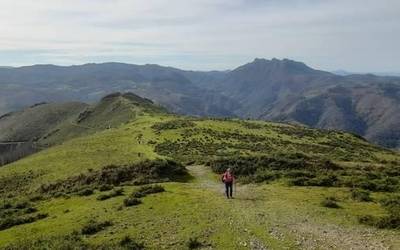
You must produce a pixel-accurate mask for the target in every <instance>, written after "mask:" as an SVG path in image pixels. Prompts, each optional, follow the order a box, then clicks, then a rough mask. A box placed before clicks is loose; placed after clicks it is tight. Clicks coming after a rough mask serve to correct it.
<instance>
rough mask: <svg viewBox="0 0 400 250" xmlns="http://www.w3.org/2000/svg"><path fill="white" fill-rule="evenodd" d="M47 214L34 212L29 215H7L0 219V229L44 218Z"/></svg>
mask: <svg viewBox="0 0 400 250" xmlns="http://www.w3.org/2000/svg"><path fill="white" fill-rule="evenodd" d="M47 216H48V215H47V214H41V213H40V214H36V215H29V216H15V217H14V216H8V217H7V218H5V219H1V220H0V230H5V229H8V228H11V227H13V226H18V225H22V224H28V223H32V222H35V221H37V220H41V219H44V218H46V217H47Z"/></svg>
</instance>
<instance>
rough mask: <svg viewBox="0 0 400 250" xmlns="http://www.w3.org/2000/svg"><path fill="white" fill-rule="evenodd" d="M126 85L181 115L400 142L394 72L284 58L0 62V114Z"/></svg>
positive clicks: (93, 96) (398, 81)
mask: <svg viewBox="0 0 400 250" xmlns="http://www.w3.org/2000/svg"><path fill="white" fill-rule="evenodd" d="M128 91H130V92H134V93H136V94H138V95H140V96H143V97H145V98H148V99H151V100H153V101H154V102H156V103H157V104H160V105H163V106H165V107H166V108H167V109H169V110H171V111H173V112H176V113H180V114H188V115H196V116H217V117H226V116H229V117H241V118H252V119H265V120H272V121H280V122H290V123H298V124H304V125H307V126H311V127H317V128H325V129H339V130H345V131H349V132H353V133H357V134H359V135H361V136H364V137H365V138H367V139H368V140H370V141H372V142H375V143H378V144H380V145H383V146H386V147H391V148H399V147H400V113H399V110H400V77H385V76H376V75H372V74H365V75H360V74H352V75H344V76H343V75H337V74H333V73H330V72H326V71H320V70H315V69H312V68H310V67H308V66H307V65H305V64H304V63H301V62H296V61H292V60H288V59H283V60H278V59H272V60H265V59H255V60H254V61H253V62H251V63H248V64H245V65H243V66H240V67H238V68H236V69H234V70H231V71H210V72H201V71H185V70H180V69H176V68H171V67H163V66H159V65H132V64H122V63H103V64H85V65H80V66H69V67H60V66H54V65H35V66H29V67H19V68H0V114H5V113H7V112H11V111H16V110H19V109H21V108H24V107H27V106H31V105H33V104H35V103H41V102H69V101H79V102H89V103H93V102H95V101H98V100H99V99H101V97H103V96H104V95H106V94H109V93H112V92H128ZM78 106H79V105H78ZM80 108H82V107H80V106H79V107H77V109H80ZM1 119H2V118H0V121H1Z"/></svg>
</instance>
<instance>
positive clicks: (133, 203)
mask: <svg viewBox="0 0 400 250" xmlns="http://www.w3.org/2000/svg"><path fill="white" fill-rule="evenodd" d="M141 203H142V202H141V201H140V200H139V199H137V198H134V197H128V198H126V199H124V205H125V206H126V207H130V206H136V205H139V204H141Z"/></svg>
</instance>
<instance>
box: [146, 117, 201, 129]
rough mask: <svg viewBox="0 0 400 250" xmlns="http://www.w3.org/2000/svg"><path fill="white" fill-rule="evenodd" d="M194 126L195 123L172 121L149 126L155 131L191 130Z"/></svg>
mask: <svg viewBox="0 0 400 250" xmlns="http://www.w3.org/2000/svg"><path fill="white" fill-rule="evenodd" d="M195 126H196V123H194V122H192V121H189V120H181V119H180V120H172V121H166V122H159V123H156V124H154V125H153V126H151V128H152V129H154V130H155V131H162V130H170V129H179V128H193V127H195Z"/></svg>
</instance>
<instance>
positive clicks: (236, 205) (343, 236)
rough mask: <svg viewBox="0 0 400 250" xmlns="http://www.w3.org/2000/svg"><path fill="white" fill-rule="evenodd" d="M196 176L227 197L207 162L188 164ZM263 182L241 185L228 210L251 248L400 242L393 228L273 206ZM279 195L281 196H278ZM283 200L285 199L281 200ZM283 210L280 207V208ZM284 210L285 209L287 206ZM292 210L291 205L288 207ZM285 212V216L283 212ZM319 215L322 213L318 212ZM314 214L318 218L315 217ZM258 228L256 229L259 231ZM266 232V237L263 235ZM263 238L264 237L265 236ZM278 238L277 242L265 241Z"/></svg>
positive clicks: (344, 246) (362, 246) (342, 246)
mask: <svg viewBox="0 0 400 250" xmlns="http://www.w3.org/2000/svg"><path fill="white" fill-rule="evenodd" d="M187 169H188V170H189V173H190V174H191V175H192V176H193V177H195V178H194V180H193V182H192V185H196V186H197V187H198V188H202V189H209V190H212V191H213V192H215V194H216V195H220V197H221V199H225V198H224V187H223V185H222V183H221V182H220V181H219V179H218V177H217V176H216V175H215V174H213V173H212V171H211V170H210V169H209V168H208V167H205V166H188V167H187ZM259 190H260V186H256V185H237V190H236V194H235V199H234V200H232V201H230V204H229V206H225V207H226V209H229V212H228V214H231V215H232V217H231V218H230V220H231V226H232V228H234V229H235V230H239V231H242V233H243V234H247V235H248V236H249V237H250V238H251V240H250V241H249V242H243V245H242V246H243V247H245V248H248V249H354V250H356V249H360V250H361V249H363V250H364V249H396V246H398V244H399V243H400V242H399V241H398V240H396V239H397V238H398V237H397V236H398V235H396V233H393V232H388V231H383V230H376V229H374V228H366V227H362V226H354V227H350V226H342V225H336V224H331V223H327V222H323V221H320V220H319V219H318V217H315V215H313V214H304V213H301V212H298V211H291V210H290V211H285V212H283V213H282V211H276V210H273V209H271V207H273V205H274V204H273V202H277V201H275V200H272V199H271V200H268V197H267V198H266V197H265V192H260V191H259ZM278 199H279V198H278ZM280 202H282V200H280ZM278 210H279V208H278ZM281 210H285V208H284V207H282V208H281ZM286 210H288V209H286ZM282 214H283V215H285V216H282ZM317 216H318V215H317ZM313 217H314V218H313ZM256 231H257V232H258V234H257V233H255V232H256ZM263 235H265V236H266V237H262V236H263ZM261 238H263V239H264V240H263V239H261ZM265 239H267V242H270V241H271V240H272V241H275V244H272V245H273V246H274V247H273V246H269V244H268V245H264V244H265V243H267V242H265Z"/></svg>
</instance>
